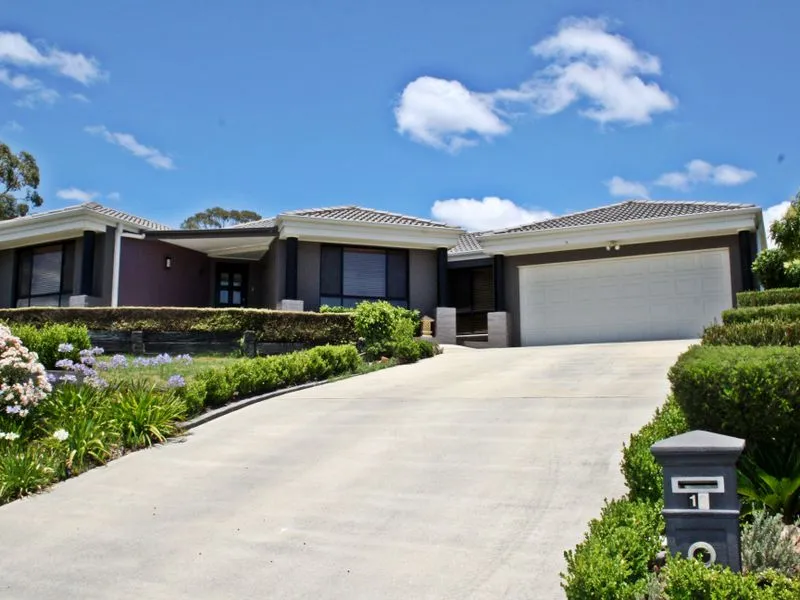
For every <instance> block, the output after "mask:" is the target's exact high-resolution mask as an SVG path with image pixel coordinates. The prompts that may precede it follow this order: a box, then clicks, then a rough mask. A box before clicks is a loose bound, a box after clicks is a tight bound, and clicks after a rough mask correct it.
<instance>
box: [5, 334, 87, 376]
mask: <svg viewBox="0 0 800 600" xmlns="http://www.w3.org/2000/svg"><path fill="white" fill-rule="evenodd" d="M11 333H13V334H14V335H15V336H17V337H18V338H19V339H20V340H22V345H23V346H25V347H26V348H27V349H28V350H31V351H32V352H36V354H37V355H38V356H39V362H41V363H42V364H43V365H44V368H45V369H55V368H56V361H58V360H60V359H62V358H69V359H71V360H73V361H77V360H78V358H79V352H80V351H81V350H86V349H87V348H90V347H91V345H92V342H91V340H90V339H89V332H88V331H87V329H86V327H85V326H84V325H67V324H49V325H44V326H36V325H27V324H22V323H14V324H11ZM61 344H71V345H72V348H73V350H72V352H59V351H58V347H59V346H60V345H61Z"/></svg>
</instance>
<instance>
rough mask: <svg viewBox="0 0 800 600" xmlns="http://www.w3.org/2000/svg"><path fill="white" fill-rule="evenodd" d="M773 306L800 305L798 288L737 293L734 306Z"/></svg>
mask: <svg viewBox="0 0 800 600" xmlns="http://www.w3.org/2000/svg"><path fill="white" fill-rule="evenodd" d="M773 304H800V288H779V289H772V290H765V291H763V292H739V293H738V294H736V305H737V306H739V307H740V308H741V307H747V306H771V305H773Z"/></svg>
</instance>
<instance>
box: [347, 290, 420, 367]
mask: <svg viewBox="0 0 800 600" xmlns="http://www.w3.org/2000/svg"><path fill="white" fill-rule="evenodd" d="M354 320H355V328H356V333H358V336H359V338H360V339H361V340H363V344H364V352H365V354H366V356H367V359H368V360H377V359H379V358H381V357H382V356H385V357H387V358H393V357H396V358H398V359H399V360H401V361H402V362H416V361H417V360H419V359H420V354H421V350H420V348H419V346H417V345H416V344H415V343H414V335H415V334H416V333H417V330H418V329H419V324H420V320H419V312H418V311H412V310H409V309H407V308H401V307H397V306H393V305H392V304H390V303H389V302H386V301H384V300H381V301H378V302H361V303H359V305H358V306H357V307H356V309H355V313H354Z"/></svg>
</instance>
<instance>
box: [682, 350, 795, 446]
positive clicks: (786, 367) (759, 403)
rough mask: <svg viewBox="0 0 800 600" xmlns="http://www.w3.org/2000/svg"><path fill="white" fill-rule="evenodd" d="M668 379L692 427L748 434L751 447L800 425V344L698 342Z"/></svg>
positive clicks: (780, 440) (788, 435) (785, 436)
mask: <svg viewBox="0 0 800 600" xmlns="http://www.w3.org/2000/svg"><path fill="white" fill-rule="evenodd" d="M669 380H670V382H671V383H672V393H673V395H674V397H675V400H676V401H677V402H678V404H679V405H680V406H681V408H682V409H683V413H684V415H685V416H686V421H687V423H688V425H689V429H705V430H708V431H714V432H717V433H722V434H725V435H732V436H736V437H740V438H744V439H746V440H747V447H748V450H751V451H752V450H753V449H755V448H758V447H763V448H770V447H772V446H773V445H775V444H778V445H780V444H784V443H785V441H786V440H792V439H795V438H796V436H797V432H798V431H800V347H770V346H765V347H751V346H694V347H692V348H690V349H689V350H688V351H687V352H685V353H684V354H683V355H681V356H680V357H679V358H678V361H677V362H676V363H675V365H674V366H673V367H672V368H671V369H670V371H669Z"/></svg>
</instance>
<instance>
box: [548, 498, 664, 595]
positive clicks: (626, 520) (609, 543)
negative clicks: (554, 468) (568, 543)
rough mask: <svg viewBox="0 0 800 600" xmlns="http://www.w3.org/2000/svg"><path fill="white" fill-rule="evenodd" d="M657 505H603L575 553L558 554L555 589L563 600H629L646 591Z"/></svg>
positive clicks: (657, 546) (659, 528)
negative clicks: (561, 567) (561, 562)
mask: <svg viewBox="0 0 800 600" xmlns="http://www.w3.org/2000/svg"><path fill="white" fill-rule="evenodd" d="M663 531H664V520H663V518H662V516H661V505H660V504H659V503H656V504H653V503H650V502H635V501H632V500H627V499H623V500H612V501H611V502H607V503H606V505H605V506H604V507H603V511H602V513H601V515H600V518H599V519H593V520H592V521H591V522H590V523H589V531H588V532H587V533H586V535H585V536H584V539H583V541H582V542H581V543H580V544H578V545H577V547H576V548H575V550H569V551H567V552H565V553H564V558H565V560H566V562H567V571H566V573H562V574H561V579H562V583H561V587H563V588H564V591H565V592H566V595H567V598H568V599H569V600H597V599H598V598H602V599H603V600H631V599H632V598H638V597H640V596H641V595H644V594H645V592H646V591H647V576H648V563H649V562H650V561H651V560H652V559H654V558H655V556H656V554H657V553H658V552H659V551H660V550H661V534H662V532H663Z"/></svg>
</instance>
